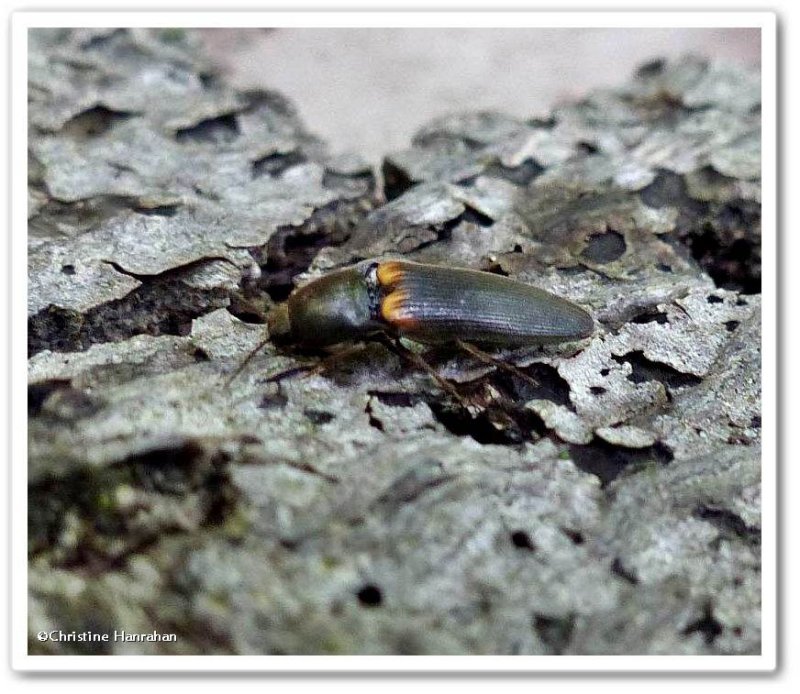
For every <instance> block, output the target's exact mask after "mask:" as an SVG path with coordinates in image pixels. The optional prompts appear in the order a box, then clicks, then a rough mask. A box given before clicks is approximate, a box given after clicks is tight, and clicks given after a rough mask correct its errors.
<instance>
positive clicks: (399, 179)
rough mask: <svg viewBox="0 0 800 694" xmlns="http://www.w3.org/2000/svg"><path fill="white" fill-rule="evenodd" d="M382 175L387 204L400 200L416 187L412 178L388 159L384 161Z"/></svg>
mask: <svg viewBox="0 0 800 694" xmlns="http://www.w3.org/2000/svg"><path fill="white" fill-rule="evenodd" d="M381 174H382V175H383V194H384V196H385V197H386V202H391V201H392V200H395V199H396V198H399V197H400V196H401V195H402V194H403V193H405V192H406V191H407V190H408V189H409V188H411V186H413V185H414V181H413V180H412V178H411V177H410V176H409V175H408V174H407V173H406V172H405V171H404V170H403V169H401V168H400V167H398V166H396V165H395V164H394V163H393V162H391V161H390V160H388V159H384V160H383V164H382V165H381Z"/></svg>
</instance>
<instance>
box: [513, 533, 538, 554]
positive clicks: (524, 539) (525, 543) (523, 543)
mask: <svg viewBox="0 0 800 694" xmlns="http://www.w3.org/2000/svg"><path fill="white" fill-rule="evenodd" d="M511 544H513V545H514V547H516V548H517V549H526V550H528V551H530V552H535V551H536V545H535V544H534V543H533V540H531V537H530V535H528V533H526V532H525V531H524V530H515V531H514V532H512V533H511Z"/></svg>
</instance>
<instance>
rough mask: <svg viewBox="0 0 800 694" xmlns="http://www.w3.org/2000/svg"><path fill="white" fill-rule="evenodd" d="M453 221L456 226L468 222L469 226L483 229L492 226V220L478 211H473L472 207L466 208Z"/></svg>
mask: <svg viewBox="0 0 800 694" xmlns="http://www.w3.org/2000/svg"><path fill="white" fill-rule="evenodd" d="M453 221H455V222H456V224H458V223H461V222H469V223H471V224H475V225H476V226H479V227H484V228H486V227H490V226H492V224H494V220H493V219H492V218H491V217H489V216H488V215H485V214H483V212H480V211H478V210H476V209H474V208H473V207H467V208H466V209H465V210H464V211H463V212H462V213H461V214H460V215H459V216H458V217H456V219H455V220H453ZM456 224H454V225H453V226H456ZM451 228H452V227H451Z"/></svg>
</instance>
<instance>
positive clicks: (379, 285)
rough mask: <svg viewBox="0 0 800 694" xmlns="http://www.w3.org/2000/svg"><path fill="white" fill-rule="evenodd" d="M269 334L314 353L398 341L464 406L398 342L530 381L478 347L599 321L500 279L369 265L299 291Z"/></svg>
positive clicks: (546, 339) (557, 334)
mask: <svg viewBox="0 0 800 694" xmlns="http://www.w3.org/2000/svg"><path fill="white" fill-rule="evenodd" d="M267 327H268V332H269V338H268V339H269V340H271V341H272V342H273V343H274V344H276V345H292V346H296V347H301V348H312V349H313V348H322V347H329V346H332V345H335V344H339V343H343V342H359V341H362V340H367V339H375V338H378V339H382V341H384V343H385V344H387V346H389V347H392V343H391V342H389V341H387V338H389V339H392V338H393V339H394V343H393V345H394V346H393V347H392V348H393V349H394V350H395V351H399V353H400V354H401V356H404V357H406V358H408V359H410V360H411V361H413V362H414V363H416V364H418V365H419V366H421V367H423V368H424V369H426V370H427V371H428V372H429V373H430V374H431V375H432V376H433V377H434V378H435V379H436V380H437V382H439V384H440V385H441V386H442V387H444V388H445V389H446V390H447V391H448V392H450V393H451V394H453V395H455V396H456V397H458V398H459V399H461V398H460V396H458V395H457V394H456V393H455V392H454V389H453V388H452V386H450V385H449V383H447V382H446V381H444V379H443V378H442V377H441V376H439V374H438V373H437V372H436V371H435V370H434V369H433V368H432V367H430V366H429V365H428V364H427V362H425V361H424V360H423V359H422V358H421V357H420V356H419V355H417V354H416V353H414V352H412V351H410V350H407V349H406V348H404V347H402V345H401V344H400V342H399V339H398V338H400V337H403V338H408V339H411V340H414V341H415V342H420V343H423V344H430V345H438V344H448V343H449V344H455V345H457V346H459V347H461V348H462V349H464V350H466V351H467V352H469V353H470V354H472V355H473V356H475V357H477V358H479V359H481V360H483V361H487V362H490V363H492V364H494V365H496V366H500V367H502V368H506V369H509V370H511V371H513V372H514V373H515V374H517V375H518V376H522V377H523V378H527V379H528V380H530V378H529V377H528V376H526V375H525V374H524V373H523V372H521V371H520V370H519V369H517V368H516V367H514V366H512V365H510V364H506V363H505V362H502V361H499V360H497V359H494V358H493V357H492V356H491V355H489V354H487V353H486V352H484V351H483V350H481V349H479V348H478V347H476V346H475V344H474V343H477V344H482V345H490V346H494V347H521V346H525V345H534V344H536V345H538V344H543V343H550V342H564V341H570V340H578V339H582V338H585V337H589V336H590V335H591V334H592V333H593V332H594V321H593V319H592V317H591V316H590V315H589V313H588V312H587V311H585V310H584V309H583V308H581V307H580V306H578V305H577V304H574V303H572V302H571V301H568V300H567V299H564V298H562V297H559V296H556V295H555V294H551V293H550V292H546V291H544V290H543V289H539V288H537V287H533V286H531V285H528V284H524V283H523V282H519V281H516V280H512V279H509V278H508V277H503V276H500V275H496V274H494V273H490V272H481V271H478V270H470V269H466V268H455V267H447V266H441V265H429V264H425V263H417V262H411V261H407V260H396V259H371V260H365V261H362V262H360V263H358V264H356V265H353V266H350V267H347V268H344V269H341V270H336V271H334V272H331V273H329V274H327V275H323V276H322V277H320V278H318V279H315V280H312V281H311V282H309V283H308V284H306V285H304V286H302V287H300V288H298V289H295V290H294V291H293V292H292V293H291V294H290V295H289V298H288V299H287V300H286V301H285V302H284V303H282V304H278V305H277V306H275V307H274V308H273V309H272V310H271V311H270V313H269V314H268V316H267ZM257 349H259V348H258V347H257V348H256V350H257ZM251 356H252V355H251ZM247 361H249V357H248V359H247V360H246V361H245V363H246V362H247ZM244 365H245V364H242V365H241V366H240V367H239V369H237V372H236V373H239V372H240V371H241V369H242V368H243V367H244ZM235 375H236V374H234V377H235ZM231 380H232V379H231ZM445 384H447V385H445Z"/></svg>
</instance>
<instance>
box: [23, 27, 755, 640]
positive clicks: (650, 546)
mask: <svg viewBox="0 0 800 694" xmlns="http://www.w3.org/2000/svg"><path fill="white" fill-rule="evenodd" d="M29 68H30V73H29V74H30V91H29V100H30V106H29V119H30V139H29V150H30V176H29V298H28V307H29V355H30V359H29V364H28V369H29V504H30V517H29V521H28V526H29V527H28V531H29V554H30V563H29V629H30V635H31V637H30V652H31V653H43V654H47V653H53V654H63V653H114V654H123V653H142V654H367V653H381V654H554V653H557V654H752V653H759V652H760V648H761V645H760V644H761V626H760V624H761V612H760V590H761V584H760V525H761V515H760V477H761V474H760V451H761V449H760V426H761V424H760V421H761V393H760V381H761V352H760V344H761V316H760V297H759V292H760V233H761V232H760V108H759V107H760V103H759V98H760V83H759V78H758V75H757V74H752V73H749V72H746V71H743V70H740V69H738V68H736V69H734V68H731V67H727V66H725V65H716V64H710V63H707V62H704V61H701V60H695V59H689V58H687V59H686V60H683V61H681V62H677V63H669V64H668V63H664V62H661V61H655V62H653V63H650V64H648V65H645V66H643V67H642V68H641V69H640V71H639V72H638V73H637V74H636V75H635V76H634V77H633V78H632V79H631V80H630V81H628V82H627V83H625V84H624V85H622V86H621V87H620V88H618V89H615V90H608V91H597V92H594V93H592V94H591V95H590V96H589V97H587V98H586V99H585V100H583V101H581V102H579V103H572V104H568V105H565V106H563V107H561V108H559V109H557V110H555V111H554V112H553V114H552V117H551V118H550V119H548V120H545V121H543V120H531V121H528V122H526V121H520V120H517V119H513V118H509V117H506V116H504V115H502V114H497V113H467V114H460V115H454V116H452V117H449V118H445V119H441V120H438V121H435V122H433V123H430V124H429V125H428V126H427V127H425V128H423V129H422V130H421V131H420V132H419V133H418V134H417V136H416V137H415V138H414V141H413V142H412V143H411V146H410V147H409V148H408V149H407V150H405V151H402V152H396V153H392V154H389V155H387V156H386V158H385V160H384V164H383V170H382V181H383V196H382V195H381V193H380V192H379V184H378V180H377V178H376V176H375V175H373V173H372V172H371V171H370V169H369V167H367V166H365V165H364V163H363V162H362V161H361V160H360V159H359V158H358V157H355V156H353V157H343V156H339V157H331V156H329V155H328V154H327V152H326V149H325V146H324V143H321V142H320V141H318V140H317V139H315V138H314V137H313V136H311V135H310V134H309V133H307V132H306V131H305V130H304V129H303V126H302V123H301V122H300V121H299V119H298V117H297V115H296V112H295V110H294V108H293V107H292V105H291V104H289V103H287V101H286V100H285V99H284V98H282V97H281V96H280V95H279V94H277V93H273V92H257V93H255V92H246V93H242V92H238V91H236V90H233V89H231V88H229V87H227V86H226V85H225V83H224V82H222V81H221V80H220V79H219V78H218V77H217V76H216V75H215V73H214V71H213V69H212V67H211V66H210V65H208V64H206V62H205V61H204V59H203V58H202V56H201V55H200V54H199V52H198V50H197V46H196V42H195V37H194V36H193V35H192V33H191V32H182V31H181V32H179V31H175V30H162V31H155V30H152V31H144V30H141V31H124V30H86V31H59V30H33V31H31V33H30V49H29ZM382 254H403V255H404V256H406V257H408V258H410V259H413V260H418V261H424V262H432V263H446V264H450V265H456V266H464V267H472V268H478V269H483V270H491V271H494V272H500V273H502V274H505V275H508V276H511V277H514V278H517V279H519V280H521V281H524V282H529V283H531V284H535V285H537V286H539V287H542V288H543V289H547V290H549V291H553V292H555V293H557V294H560V295H561V296H564V297H566V298H569V299H571V300H573V301H575V302H577V303H579V304H581V305H583V306H584V307H586V308H587V309H588V310H590V311H591V313H592V315H593V316H594V318H595V319H596V321H597V324H598V330H597V332H596V334H595V335H594V336H593V337H592V338H589V339H587V340H584V341H581V342H577V343H571V344H566V345H549V346H547V347H532V348H528V349H524V350H516V351H514V352H508V353H503V352H501V353H499V356H501V357H502V358H504V359H506V360H507V361H509V362H512V363H514V364H516V365H517V366H519V367H520V368H523V369H524V370H525V371H526V373H527V374H528V375H530V376H531V377H532V378H533V379H535V381H536V382H537V383H538V385H533V384H532V383H530V382H529V381H523V380H521V379H517V378H515V377H513V376H510V375H509V374H508V373H507V372H505V371H498V370H496V369H493V368H490V367H488V366H486V365H484V364H481V363H476V362H475V360H474V359H473V358H471V357H469V356H468V355H465V354H458V353H455V352H453V351H452V350H447V349H443V348H437V349H433V350H423V351H424V352H425V355H426V359H427V360H428V361H429V362H430V363H432V364H433V365H434V366H435V367H436V368H437V370H438V371H439V372H440V373H441V374H442V375H444V376H446V377H447V378H449V379H451V380H452V382H453V383H455V384H456V385H457V387H458V388H459V390H460V392H461V393H462V394H463V395H464V396H465V397H468V398H469V399H470V400H471V401H473V402H474V403H475V411H473V412H466V411H464V410H463V409H462V408H461V407H459V406H458V404H457V403H455V402H454V401H453V400H452V399H451V398H449V397H448V396H447V394H446V393H443V392H442V391H441V390H440V389H439V388H438V387H437V384H436V383H435V382H434V381H433V380H431V379H430V378H429V376H428V375H427V374H426V373H424V372H421V371H418V370H415V369H414V368H411V367H410V366H409V365H408V364H407V363H404V362H402V361H401V360H399V359H398V358H397V357H396V356H394V354H392V353H391V352H389V351H387V350H386V349H385V348H384V347H383V346H381V345H378V344H369V345H365V346H364V347H363V349H362V350H360V351H358V352H356V353H354V354H352V355H350V356H347V357H342V358H341V359H340V360H339V361H338V362H337V363H336V364H335V366H332V367H331V368H329V369H327V370H325V371H323V372H321V373H312V374H310V375H306V376H302V375H297V376H293V377H290V378H285V379H284V380H282V381H281V382H280V383H275V382H270V381H269V377H270V376H271V375H274V374H277V373H279V372H281V371H283V370H284V369H287V368H291V367H294V366H298V365H302V364H309V363H312V362H313V359H312V358H311V357H309V356H304V355H298V354H292V353H287V352H281V351H279V350H277V349H276V348H275V347H274V346H272V345H271V344H268V345H267V346H266V347H264V349H262V350H261V351H260V352H259V353H258V354H257V356H255V358H254V359H253V360H252V362H251V363H250V364H249V365H248V366H247V367H246V368H245V369H244V371H243V372H242V373H241V374H240V375H239V376H238V378H236V379H235V380H234V381H233V382H232V383H231V384H230V385H228V384H227V380H228V378H229V376H230V375H231V373H232V372H233V371H234V370H235V369H236V368H237V367H238V366H239V364H241V362H242V360H243V359H244V358H245V357H246V356H247V354H248V352H249V351H250V350H252V349H253V348H254V347H255V346H256V345H257V344H258V343H259V342H260V341H261V340H262V339H263V338H264V335H265V326H264V325H263V321H264V317H265V315H266V312H267V311H268V309H269V308H270V307H271V306H272V305H274V304H275V303H277V302H279V301H281V300H283V299H284V298H285V297H286V296H287V295H288V293H289V291H290V290H291V288H292V287H293V286H294V285H295V284H297V283H302V282H305V281H307V280H309V279H311V278H313V277H316V276H318V275H319V274H321V273H323V272H325V271H327V270H329V269H332V268H336V267H340V266H343V265H347V264H349V263H351V262H354V261H357V260H360V259H363V258H368V257H373V256H380V255H382ZM53 629H60V630H62V631H64V632H72V631H75V632H78V633H80V632H84V631H87V630H89V631H93V632H96V633H104V632H107V633H109V634H112V633H113V632H114V631H117V632H119V631H122V630H124V631H125V632H128V633H137V634H138V633H151V632H154V631H155V632H159V633H174V634H176V635H177V640H176V641H175V642H167V643H164V642H125V641H111V642H102V643H97V642H93V643H86V642H61V643H59V642H40V641H38V640H37V638H36V634H37V633H38V632H40V631H50V630H53Z"/></svg>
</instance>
